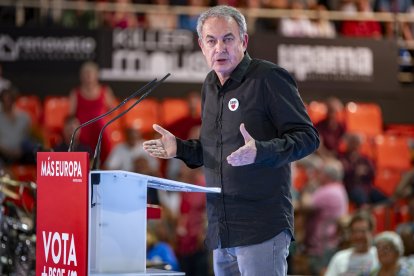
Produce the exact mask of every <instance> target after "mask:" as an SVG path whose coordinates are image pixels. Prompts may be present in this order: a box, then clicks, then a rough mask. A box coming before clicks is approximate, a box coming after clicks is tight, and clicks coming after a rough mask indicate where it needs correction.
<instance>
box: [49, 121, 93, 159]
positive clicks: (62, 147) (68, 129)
mask: <svg viewBox="0 0 414 276" xmlns="http://www.w3.org/2000/svg"><path fill="white" fill-rule="evenodd" d="M79 125H80V123H79V120H78V118H76V117H75V116H74V115H69V116H67V117H66V118H65V121H64V124H63V129H62V141H61V142H60V143H59V144H57V145H56V146H55V147H53V151H58V152H65V151H68V149H69V145H70V142H71V138H72V133H73V132H74V131H75V129H76V128H77V127H78V126H79ZM81 131H82V130H81V129H80V130H79V131H78V132H77V133H76V135H75V136H74V137H73V146H72V147H73V151H75V152H88V153H89V158H92V157H93V152H92V150H91V148H90V147H89V146H88V145H85V144H82V143H81V142H80V141H79V134H80V132H81Z"/></svg>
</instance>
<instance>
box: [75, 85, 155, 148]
mask: <svg viewBox="0 0 414 276" xmlns="http://www.w3.org/2000/svg"><path fill="white" fill-rule="evenodd" d="M156 81H157V79H156V78H155V79H153V80H152V81H150V82H148V83H147V84H145V85H144V86H143V87H141V88H140V89H138V90H137V91H135V92H134V93H133V94H131V95H130V96H129V97H128V98H126V99H125V100H123V101H122V102H121V103H120V104H118V105H117V106H116V107H114V108H113V109H111V110H109V111H108V112H106V113H104V114H102V115H99V116H98V117H95V118H93V119H91V120H89V121H87V122H85V123H83V124H81V125H80V126H78V127H77V128H76V129H75V130H74V131H73V133H72V136H71V137H70V143H69V148H68V152H71V151H73V147H74V145H73V144H74V140H75V135H76V132H78V130H79V129H81V128H83V127H85V126H88V125H90V124H92V123H95V122H96V121H98V120H100V119H102V118H103V117H106V116H108V115H109V114H111V113H112V112H114V111H116V110H118V109H119V108H120V107H121V106H123V105H124V104H125V103H127V102H128V101H129V100H131V99H132V98H134V97H136V96H138V95H139V94H140V93H141V92H142V91H144V90H146V89H148V88H151V87H154V86H155V85H156V84H157V83H156Z"/></svg>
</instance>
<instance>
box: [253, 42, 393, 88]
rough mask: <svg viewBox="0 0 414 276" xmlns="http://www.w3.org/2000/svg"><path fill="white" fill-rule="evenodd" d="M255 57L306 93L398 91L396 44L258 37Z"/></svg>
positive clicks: (254, 52) (254, 44)
mask: <svg viewBox="0 0 414 276" xmlns="http://www.w3.org/2000/svg"><path fill="white" fill-rule="evenodd" d="M250 49H251V52H252V53H253V56H255V57H257V58H262V59H267V60H270V61H273V62H275V63H277V64H279V65H280V66H281V67H283V68H285V69H287V70H288V71H289V72H291V73H292V74H293V75H294V76H295V78H296V80H297V82H298V84H299V86H300V88H301V91H302V92H303V91H304V92H305V93H306V92H322V93H326V94H338V93H352V94H359V95H361V94H370V93H375V94H377V95H378V94H388V93H395V91H396V90H398V89H399V83H398V79H397V74H398V65H397V57H398V47H397V44H396V42H395V41H391V40H374V39H350V38H336V39H310V38H284V37H278V36H269V35H263V34H258V35H254V36H253V37H252V39H251V40H250Z"/></svg>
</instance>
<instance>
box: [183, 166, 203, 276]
mask: <svg viewBox="0 0 414 276" xmlns="http://www.w3.org/2000/svg"><path fill="white" fill-rule="evenodd" d="M178 180H179V181H181V182H184V183H190V184H196V185H201V186H205V181H204V175H203V172H202V170H201V168H198V169H190V168H188V167H187V166H186V165H185V164H183V163H181V167H180V173H179V177H178ZM179 196H180V198H181V202H180V213H179V215H178V217H177V224H176V225H177V226H176V235H177V238H176V250H175V251H176V253H177V256H178V260H179V262H180V267H181V270H182V271H183V272H185V273H186V275H197V276H207V275H209V274H208V272H209V262H208V256H209V255H208V251H207V249H206V248H205V246H204V237H205V231H206V225H207V217H206V198H205V197H206V195H205V194H204V193H180V194H179Z"/></svg>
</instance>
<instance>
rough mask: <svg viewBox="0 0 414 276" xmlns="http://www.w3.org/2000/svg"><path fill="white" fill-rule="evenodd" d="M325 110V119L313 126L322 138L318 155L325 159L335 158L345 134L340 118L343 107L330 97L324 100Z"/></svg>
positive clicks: (337, 100)
mask: <svg viewBox="0 0 414 276" xmlns="http://www.w3.org/2000/svg"><path fill="white" fill-rule="evenodd" d="M326 108H327V111H326V117H325V118H324V119H322V120H321V121H319V122H318V123H317V124H315V127H316V129H317V130H318V132H319V136H320V137H321V138H322V139H321V141H322V143H321V145H320V147H319V153H321V154H322V155H324V156H327V157H337V156H338V155H339V145H340V143H341V141H342V138H343V137H344V135H345V132H346V127H345V124H344V122H343V121H342V120H341V118H340V114H341V113H342V112H343V108H344V106H343V104H342V102H341V101H340V100H339V99H338V98H335V97H330V98H328V99H327V100H326Z"/></svg>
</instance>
